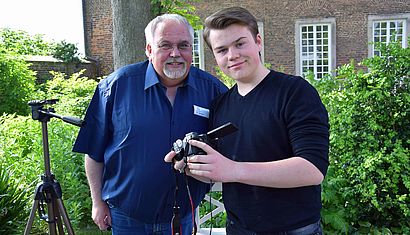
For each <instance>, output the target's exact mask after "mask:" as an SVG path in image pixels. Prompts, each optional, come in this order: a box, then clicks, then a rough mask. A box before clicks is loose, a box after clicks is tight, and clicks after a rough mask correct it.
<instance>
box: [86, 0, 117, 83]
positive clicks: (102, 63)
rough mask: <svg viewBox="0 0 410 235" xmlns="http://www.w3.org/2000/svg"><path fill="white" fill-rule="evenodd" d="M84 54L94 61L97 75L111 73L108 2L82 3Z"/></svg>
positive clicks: (109, 8)
mask: <svg viewBox="0 0 410 235" xmlns="http://www.w3.org/2000/svg"><path fill="white" fill-rule="evenodd" d="M83 14H84V32H85V53H86V55H87V56H90V57H91V58H92V59H94V60H95V61H96V63H97V65H98V67H99V75H100V76H103V75H107V74H109V73H111V72H112V71H113V68H114V65H113V52H112V51H113V50H112V13H111V3H110V0H85V1H83Z"/></svg>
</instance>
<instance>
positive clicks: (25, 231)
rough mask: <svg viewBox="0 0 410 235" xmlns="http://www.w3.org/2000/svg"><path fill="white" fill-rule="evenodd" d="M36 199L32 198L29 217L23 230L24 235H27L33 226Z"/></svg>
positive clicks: (36, 206) (36, 204) (36, 205)
mask: <svg viewBox="0 0 410 235" xmlns="http://www.w3.org/2000/svg"><path fill="white" fill-rule="evenodd" d="M38 203H39V201H38V200H34V203H33V207H31V212H30V217H29V218H28V221H27V225H26V229H25V230H24V235H29V234H30V231H31V227H32V226H33V222H34V217H35V215H36V210H37V208H38Z"/></svg>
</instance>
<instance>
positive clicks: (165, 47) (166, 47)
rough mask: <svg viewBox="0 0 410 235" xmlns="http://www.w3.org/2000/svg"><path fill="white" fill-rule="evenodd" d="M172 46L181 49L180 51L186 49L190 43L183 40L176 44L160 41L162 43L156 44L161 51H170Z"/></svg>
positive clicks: (189, 47)
mask: <svg viewBox="0 0 410 235" xmlns="http://www.w3.org/2000/svg"><path fill="white" fill-rule="evenodd" d="M174 46H176V47H177V48H178V50H179V51H181V52H185V51H188V50H189V49H191V47H192V45H191V44H189V43H185V42H182V43H178V44H171V43H162V44H160V45H158V46H157V47H158V48H159V49H160V50H161V51H164V52H171V51H172V50H174Z"/></svg>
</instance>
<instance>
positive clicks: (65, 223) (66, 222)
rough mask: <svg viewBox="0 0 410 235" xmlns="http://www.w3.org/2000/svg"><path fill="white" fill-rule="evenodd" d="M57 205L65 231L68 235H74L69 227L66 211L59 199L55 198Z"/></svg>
mask: <svg viewBox="0 0 410 235" xmlns="http://www.w3.org/2000/svg"><path fill="white" fill-rule="evenodd" d="M57 205H58V208H59V211H60V213H61V216H62V217H63V221H64V225H65V227H66V229H67V232H68V235H74V230H73V227H72V226H71V223H70V219H69V218H68V215H67V211H66V209H65V207H64V203H63V201H62V200H61V198H57Z"/></svg>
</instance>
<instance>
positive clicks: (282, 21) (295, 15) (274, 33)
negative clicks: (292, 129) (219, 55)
mask: <svg viewBox="0 0 410 235" xmlns="http://www.w3.org/2000/svg"><path fill="white" fill-rule="evenodd" d="M192 4H193V5H194V6H196V8H197V13H198V15H199V16H200V17H201V19H203V20H204V19H205V18H206V16H208V15H210V14H212V13H213V12H215V11H217V10H219V9H222V8H224V7H230V6H242V7H245V8H246V9H248V10H249V11H250V12H251V13H252V14H253V15H254V16H255V17H256V18H257V19H258V21H262V22H263V25H264V47H265V62H267V63H271V64H272V65H273V68H276V69H278V68H281V67H282V68H284V69H285V72H287V73H291V74H294V73H295V48H296V46H295V22H296V21H297V20H301V19H308V18H326V17H333V18H335V20H336V66H340V65H342V64H346V63H349V62H350V60H351V59H353V60H355V61H361V60H362V59H364V58H367V56H368V52H367V45H368V36H367V17H368V15H369V14H375V15H378V14H397V13H408V12H410V1H408V0H392V1H382V0H380V1H379V0H374V1H366V0H338V1H336V0H335V1H328V0H292V1H283V0H258V1H249V0H223V1H222V0H206V1H205V0H202V1H198V2H193V3H192ZM205 64H206V68H205V69H206V70H207V71H214V69H213V67H214V66H216V63H215V62H214V58H213V55H212V54H211V52H210V50H209V49H208V48H206V50H205Z"/></svg>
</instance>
